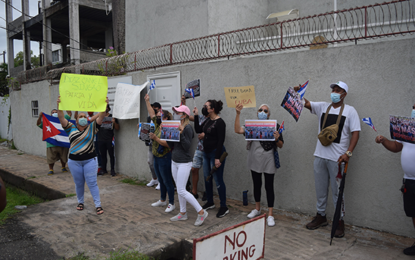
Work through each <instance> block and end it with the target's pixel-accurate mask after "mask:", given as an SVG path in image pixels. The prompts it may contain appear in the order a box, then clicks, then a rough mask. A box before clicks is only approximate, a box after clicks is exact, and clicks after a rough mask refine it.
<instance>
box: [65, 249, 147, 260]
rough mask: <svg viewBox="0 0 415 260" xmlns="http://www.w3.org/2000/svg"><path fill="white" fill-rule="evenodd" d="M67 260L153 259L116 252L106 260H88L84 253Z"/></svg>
mask: <svg viewBox="0 0 415 260" xmlns="http://www.w3.org/2000/svg"><path fill="white" fill-rule="evenodd" d="M67 259H68V260H98V259H100V260H101V259H105V260H130V259H131V260H155V259H154V258H153V257H149V256H146V255H143V254H141V253H139V252H137V251H135V250H127V251H122V250H118V251H116V252H111V253H110V256H109V257H106V258H90V257H89V256H86V255H85V253H78V255H76V256H74V257H71V258H67Z"/></svg>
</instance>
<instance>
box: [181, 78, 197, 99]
mask: <svg viewBox="0 0 415 260" xmlns="http://www.w3.org/2000/svg"><path fill="white" fill-rule="evenodd" d="M186 89H193V93H194V95H195V97H198V96H200V79H196V80H192V81H190V82H189V83H187V84H186ZM184 97H185V98H186V99H188V98H192V94H191V93H189V92H188V91H185V92H184Z"/></svg>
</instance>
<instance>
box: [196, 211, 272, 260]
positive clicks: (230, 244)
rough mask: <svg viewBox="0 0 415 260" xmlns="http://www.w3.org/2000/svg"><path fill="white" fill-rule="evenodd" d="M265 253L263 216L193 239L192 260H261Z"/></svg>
mask: <svg viewBox="0 0 415 260" xmlns="http://www.w3.org/2000/svg"><path fill="white" fill-rule="evenodd" d="M264 253H265V214H264V215H262V216H259V217H256V218H253V219H251V220H248V221H245V222H242V223H239V224H237V225H235V226H232V227H229V228H226V229H224V230H221V231H218V232H216V233H213V234H210V235H207V236H204V237H201V238H197V239H193V260H205V259H206V260H208V259H209V260H211V259H220V260H231V259H232V260H236V259H239V260H241V259H244V260H245V259H246V260H251V259H261V258H264Z"/></svg>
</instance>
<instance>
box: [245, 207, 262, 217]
mask: <svg viewBox="0 0 415 260" xmlns="http://www.w3.org/2000/svg"><path fill="white" fill-rule="evenodd" d="M259 215H261V211H258V210H256V209H254V210H252V211H251V213H249V214H248V216H247V217H248V218H255V217H257V216H259Z"/></svg>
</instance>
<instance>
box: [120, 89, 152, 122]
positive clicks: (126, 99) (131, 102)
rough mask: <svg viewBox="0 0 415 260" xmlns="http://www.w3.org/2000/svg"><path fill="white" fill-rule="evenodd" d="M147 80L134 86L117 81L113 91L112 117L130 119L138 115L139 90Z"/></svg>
mask: <svg viewBox="0 0 415 260" xmlns="http://www.w3.org/2000/svg"><path fill="white" fill-rule="evenodd" d="M148 83H149V82H148V81H147V82H146V83H144V84H143V85H140V86H136V85H131V84H126V83H118V84H117V89H116V91H115V98H114V109H113V114H112V115H113V117H115V118H118V119H132V118H139V116H140V92H141V90H143V89H144V88H145V87H146V86H147V84H148Z"/></svg>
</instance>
